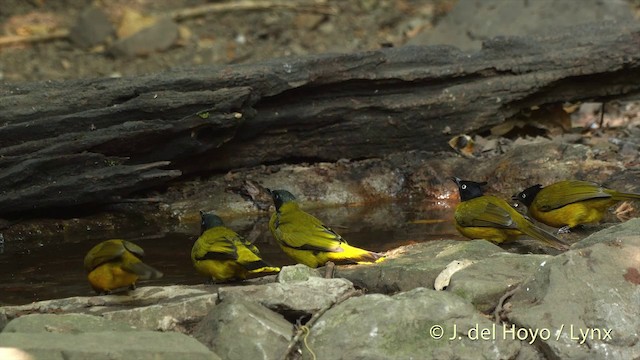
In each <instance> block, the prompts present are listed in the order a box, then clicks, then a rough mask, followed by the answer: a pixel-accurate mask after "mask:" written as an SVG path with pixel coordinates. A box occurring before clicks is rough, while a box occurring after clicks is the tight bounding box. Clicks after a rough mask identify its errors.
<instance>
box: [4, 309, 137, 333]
mask: <svg viewBox="0 0 640 360" xmlns="http://www.w3.org/2000/svg"><path fill="white" fill-rule="evenodd" d="M132 330H136V329H135V328H134V327H132V326H131V325H128V324H125V323H122V322H119V321H111V320H107V319H104V318H102V317H99V316H93V315H86V314H59V315H56V314H28V315H23V316H20V317H19V318H16V319H13V320H11V322H9V324H7V326H6V327H5V328H4V330H3V332H5V333H11V332H17V333H40V332H50V333H69V334H77V333H82V332H102V331H132Z"/></svg>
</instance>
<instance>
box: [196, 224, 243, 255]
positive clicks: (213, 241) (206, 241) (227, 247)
mask: <svg viewBox="0 0 640 360" xmlns="http://www.w3.org/2000/svg"><path fill="white" fill-rule="evenodd" d="M212 230H216V229H215V228H214V229H211V230H207V231H205V232H204V233H203V234H202V235H201V236H200V238H199V239H198V243H199V244H198V245H197V249H196V251H195V252H194V257H195V259H196V260H237V259H238V248H237V247H236V245H235V244H234V238H235V237H236V236H238V235H237V234H235V232H234V233H233V234H231V235H230V234H226V233H220V232H217V231H212ZM234 235H235V236H234Z"/></svg>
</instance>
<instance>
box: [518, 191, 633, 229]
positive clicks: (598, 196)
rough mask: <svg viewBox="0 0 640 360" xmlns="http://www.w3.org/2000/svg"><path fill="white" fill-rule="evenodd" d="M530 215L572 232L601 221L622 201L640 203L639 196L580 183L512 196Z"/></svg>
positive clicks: (523, 192) (542, 221)
mask: <svg viewBox="0 0 640 360" xmlns="http://www.w3.org/2000/svg"><path fill="white" fill-rule="evenodd" d="M513 198H514V200H518V201H520V202H522V203H523V204H525V205H526V206H527V207H528V209H529V215H531V217H533V218H534V219H536V220H538V221H540V222H541V223H544V224H547V225H549V226H553V227H558V228H560V227H565V228H573V227H575V226H578V225H581V224H589V223H596V222H599V221H600V220H602V218H603V217H604V214H605V213H606V211H607V209H609V208H610V207H611V206H613V205H615V204H616V203H617V202H619V201H623V200H640V194H634V193H623V192H619V191H616V190H611V189H607V188H604V187H602V186H600V185H599V184H597V183H593V182H589V181H580V180H565V181H560V182H557V183H554V184H551V185H548V186H545V187H542V185H540V184H536V185H533V186H530V187H528V188H527V189H525V190H523V191H522V192H520V193H518V194H517V195H515V196H514V197H513Z"/></svg>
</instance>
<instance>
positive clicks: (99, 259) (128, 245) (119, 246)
mask: <svg viewBox="0 0 640 360" xmlns="http://www.w3.org/2000/svg"><path fill="white" fill-rule="evenodd" d="M143 257H144V250H142V248H141V247H140V246H138V245H136V244H134V243H132V242H130V241H126V240H119V239H116V240H107V241H103V242H101V243H99V244H98V245H96V246H94V247H93V248H92V249H91V250H89V252H88V253H87V256H85V258H84V268H85V269H86V270H87V272H88V273H89V275H88V276H87V277H88V279H89V283H90V284H91V287H93V289H94V290H95V291H96V292H97V293H110V292H111V291H112V290H115V289H119V288H124V287H130V288H135V283H136V281H138V280H148V279H158V278H160V277H162V273H161V272H160V271H158V270H156V269H154V268H152V267H151V266H149V265H147V264H145V263H143V262H142V258H143Z"/></svg>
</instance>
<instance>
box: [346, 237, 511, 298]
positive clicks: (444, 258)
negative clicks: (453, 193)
mask: <svg viewBox="0 0 640 360" xmlns="http://www.w3.org/2000/svg"><path fill="white" fill-rule="evenodd" d="M502 252H504V250H502V249H501V248H500V247H499V246H497V245H494V244H492V243H490V242H488V241H485V240H472V241H456V240H441V241H430V242H426V243H420V244H415V245H409V246H403V247H400V248H398V249H395V250H393V251H391V252H389V254H388V256H387V259H386V260H385V261H383V262H381V263H377V264H373V265H354V266H340V267H337V268H336V272H335V276H336V277H343V278H346V279H348V280H350V281H352V282H353V283H354V284H355V285H356V286H359V287H363V288H365V289H367V290H368V291H371V292H381V293H394V292H398V291H408V290H411V289H414V288H417V287H426V288H430V289H432V288H433V284H434V281H435V279H436V277H437V276H438V274H440V272H442V270H444V269H445V268H446V266H447V265H448V264H449V263H450V262H451V261H453V260H461V259H469V260H481V259H484V258H486V257H487V256H490V255H492V254H496V253H502Z"/></svg>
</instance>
